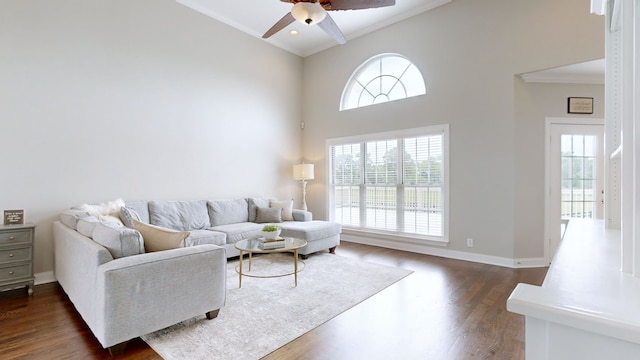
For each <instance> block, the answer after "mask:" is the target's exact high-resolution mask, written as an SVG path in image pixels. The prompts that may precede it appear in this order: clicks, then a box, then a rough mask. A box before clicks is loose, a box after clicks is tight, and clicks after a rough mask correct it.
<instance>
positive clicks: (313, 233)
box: [280, 220, 342, 241]
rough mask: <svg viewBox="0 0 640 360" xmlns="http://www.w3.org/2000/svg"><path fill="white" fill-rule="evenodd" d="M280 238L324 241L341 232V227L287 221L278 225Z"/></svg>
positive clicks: (327, 222)
mask: <svg viewBox="0 0 640 360" xmlns="http://www.w3.org/2000/svg"><path fill="white" fill-rule="evenodd" d="M280 227H281V228H282V236H290V237H294V238H299V239H305V240H307V241H314V240H318V239H324V238H326V237H330V236H334V235H337V234H340V233H341V232H342V226H341V225H340V224H338V223H334V222H329V221H320V220H313V221H287V222H284V223H282V224H280Z"/></svg>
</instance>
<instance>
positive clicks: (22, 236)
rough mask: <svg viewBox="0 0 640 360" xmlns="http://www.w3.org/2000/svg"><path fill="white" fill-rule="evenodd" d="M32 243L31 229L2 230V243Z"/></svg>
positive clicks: (0, 235) (0, 240) (0, 241)
mask: <svg viewBox="0 0 640 360" xmlns="http://www.w3.org/2000/svg"><path fill="white" fill-rule="evenodd" d="M30 243H31V231H30V230H16V231H3V232H0V245H13V244H30Z"/></svg>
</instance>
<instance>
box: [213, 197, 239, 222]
mask: <svg viewBox="0 0 640 360" xmlns="http://www.w3.org/2000/svg"><path fill="white" fill-rule="evenodd" d="M207 207H208V208H209V218H210V221H211V226H220V225H227V224H235V223H244V222H247V221H248V219H249V205H248V203H247V200H246V199H235V200H211V201H208V202H207Z"/></svg>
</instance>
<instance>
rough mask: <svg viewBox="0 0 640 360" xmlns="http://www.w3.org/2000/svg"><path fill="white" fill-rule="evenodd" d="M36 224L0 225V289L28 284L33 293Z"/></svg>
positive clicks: (30, 292)
mask: <svg viewBox="0 0 640 360" xmlns="http://www.w3.org/2000/svg"><path fill="white" fill-rule="evenodd" d="M35 228H36V226H35V225H34V224H30V223H27V224H24V225H0V290H6V289H15V288H18V287H21V286H26V287H27V290H28V292H29V295H31V294H33V282H34V279H35V278H34V276H33V237H34V232H35Z"/></svg>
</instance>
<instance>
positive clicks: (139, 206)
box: [125, 200, 149, 224]
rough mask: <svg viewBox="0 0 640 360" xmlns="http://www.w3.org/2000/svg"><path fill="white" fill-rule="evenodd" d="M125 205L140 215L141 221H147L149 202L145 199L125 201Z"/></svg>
mask: <svg viewBox="0 0 640 360" xmlns="http://www.w3.org/2000/svg"><path fill="white" fill-rule="evenodd" d="M125 206H126V207H127V208H129V209H133V210H134V211H135V212H136V213H137V214H138V216H139V217H140V221H141V222H143V223H147V224H148V223H149V203H148V202H147V201H145V200H135V201H127V204H126V205H125Z"/></svg>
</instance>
